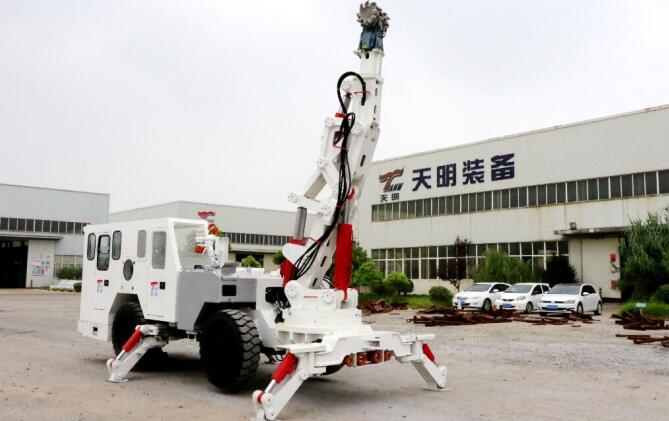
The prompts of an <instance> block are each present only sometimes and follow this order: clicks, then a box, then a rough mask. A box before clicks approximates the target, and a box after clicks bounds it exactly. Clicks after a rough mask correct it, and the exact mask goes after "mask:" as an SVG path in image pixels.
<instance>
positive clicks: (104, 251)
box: [89, 233, 115, 311]
mask: <svg viewBox="0 0 669 421" xmlns="http://www.w3.org/2000/svg"><path fill="white" fill-rule="evenodd" d="M90 235H94V234H89V236H90ZM93 238H94V237H93ZM96 251H97V253H94V258H95V272H94V273H95V275H94V276H93V279H94V282H95V294H94V295H93V297H94V298H93V307H94V308H95V309H96V310H102V311H107V310H109V308H110V307H111V303H112V301H113V299H114V296H115V294H114V293H113V291H112V290H111V289H110V288H109V282H110V281H109V278H110V276H109V260H110V257H111V235H110V234H109V233H100V234H99V235H98V236H97V244H96Z"/></svg>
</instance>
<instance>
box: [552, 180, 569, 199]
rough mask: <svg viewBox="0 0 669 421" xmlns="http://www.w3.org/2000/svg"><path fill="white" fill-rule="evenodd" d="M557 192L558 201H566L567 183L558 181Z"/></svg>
mask: <svg viewBox="0 0 669 421" xmlns="http://www.w3.org/2000/svg"><path fill="white" fill-rule="evenodd" d="M555 190H556V194H557V199H556V200H557V203H564V202H566V201H567V187H566V184H565V183H557V185H556V186H555Z"/></svg>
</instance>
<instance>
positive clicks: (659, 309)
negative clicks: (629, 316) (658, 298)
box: [618, 301, 669, 319]
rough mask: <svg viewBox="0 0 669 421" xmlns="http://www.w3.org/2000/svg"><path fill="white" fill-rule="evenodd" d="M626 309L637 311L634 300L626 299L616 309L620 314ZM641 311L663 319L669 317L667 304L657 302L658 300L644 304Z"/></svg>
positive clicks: (668, 305)
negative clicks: (626, 300)
mask: <svg viewBox="0 0 669 421" xmlns="http://www.w3.org/2000/svg"><path fill="white" fill-rule="evenodd" d="M626 311H633V312H634V311H639V309H638V308H636V302H635V301H628V302H626V303H625V304H623V305H622V306H620V309H619V310H618V314H622V313H624V312H626ZM641 311H642V312H643V314H647V315H649V316H655V317H663V318H665V319H669V304H665V303H658V302H650V303H647V304H646V307H645V308H642V309H641Z"/></svg>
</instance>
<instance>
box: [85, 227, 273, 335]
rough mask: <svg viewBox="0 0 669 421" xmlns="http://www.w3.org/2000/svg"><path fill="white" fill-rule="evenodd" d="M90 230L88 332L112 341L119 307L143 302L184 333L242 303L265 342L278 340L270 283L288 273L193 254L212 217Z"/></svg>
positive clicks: (152, 315) (149, 313)
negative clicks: (218, 262)
mask: <svg viewBox="0 0 669 421" xmlns="http://www.w3.org/2000/svg"><path fill="white" fill-rule="evenodd" d="M84 234H85V238H86V246H85V249H84V260H83V279H82V288H81V309H80V317H79V323H78V329H79V332H80V333H81V334H82V335H84V336H87V337H90V338H95V339H99V340H102V341H110V340H111V339H112V337H111V335H112V329H111V328H112V324H113V321H114V316H115V315H116V311H117V310H118V309H119V308H120V307H121V306H122V305H124V304H125V303H127V302H129V301H133V300H136V301H138V302H139V304H140V306H141V309H142V312H143V313H144V317H145V319H146V320H147V321H151V322H154V321H155V322H160V323H163V324H168V325H169V326H171V327H173V328H175V329H176V330H178V331H181V332H183V334H184V335H189V334H194V333H195V332H196V330H197V326H198V324H199V323H200V321H201V320H202V319H203V317H205V316H206V314H207V313H208V312H210V311H213V310H214V309H215V308H222V307H230V306H233V307H242V308H244V309H245V311H246V312H248V313H249V314H250V316H251V318H252V319H254V321H255V323H256V326H257V328H258V333H259V335H260V337H261V340H262V341H263V344H265V346H266V347H269V348H273V347H274V346H276V345H277V339H276V336H277V335H276V326H275V325H274V318H275V317H276V314H275V311H274V308H275V307H274V305H273V304H272V303H269V302H267V300H266V298H265V296H266V294H268V292H267V291H268V289H269V290H270V291H271V290H272V288H281V285H282V280H281V278H280V277H277V276H269V275H264V274H263V270H262V269H259V270H258V269H250V268H240V267H237V265H236V264H234V263H231V264H228V265H223V266H221V267H219V268H217V269H213V268H214V266H215V264H216V262H215V260H214V259H213V258H212V256H210V255H209V254H206V253H204V254H197V253H195V252H194V246H195V244H196V240H197V238H198V237H200V238H203V237H206V236H207V234H208V233H207V221H204V220H189V219H176V218H162V219H150V220H142V221H132V222H120V223H115V224H104V225H89V226H87V227H86V228H85V229H84ZM216 241H218V242H219V245H218V247H217V249H218V252H219V253H218V256H220V258H221V260H222V261H226V260H227V251H228V239H227V238H218V239H216ZM128 262H130V263H128ZM130 264H131V265H132V268H133V269H132V274H131V276H125V274H124V266H127V265H130ZM128 278H129V279H128ZM269 295H271V294H269ZM205 304H206V305H205ZM263 313H264V314H263Z"/></svg>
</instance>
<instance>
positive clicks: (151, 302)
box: [79, 2, 446, 420]
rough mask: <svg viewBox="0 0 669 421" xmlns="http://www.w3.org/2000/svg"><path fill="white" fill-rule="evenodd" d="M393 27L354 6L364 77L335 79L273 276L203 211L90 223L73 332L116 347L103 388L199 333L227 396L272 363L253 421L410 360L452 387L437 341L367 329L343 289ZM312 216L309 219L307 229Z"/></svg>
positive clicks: (378, 13) (369, 8) (374, 11)
mask: <svg viewBox="0 0 669 421" xmlns="http://www.w3.org/2000/svg"><path fill="white" fill-rule="evenodd" d="M388 21H389V18H388V16H387V15H386V14H385V13H384V12H383V11H382V10H381V8H379V7H378V6H377V5H376V3H370V2H366V3H365V4H362V5H361V6H360V11H359V13H358V22H359V23H360V24H361V26H362V34H361V37H360V43H359V45H358V49H357V50H356V51H355V54H356V56H357V57H358V58H359V60H360V70H359V71H358V72H353V71H349V72H346V73H344V74H342V75H341V77H340V78H339V80H338V81H337V89H336V94H337V99H338V110H337V111H336V112H335V113H334V115H333V116H331V117H328V118H327V119H326V120H325V126H324V128H323V132H322V136H321V148H320V154H319V157H318V159H317V161H316V169H315V171H314V173H313V175H312V176H311V177H310V179H309V181H308V183H307V186H306V188H305V189H304V191H303V192H302V193H301V194H290V195H289V201H290V202H291V203H293V204H295V205H296V207H297V212H296V219H295V226H294V232H293V235H292V237H291V238H290V240H289V243H288V244H286V245H284V246H283V248H282V252H283V255H284V256H285V258H286V261H284V262H283V263H282V265H281V268H280V274H281V276H280V277H277V276H271V275H265V274H262V273H258V272H254V271H251V270H249V269H247V268H239V267H237V265H236V264H235V263H234V262H227V261H226V260H227V248H228V245H227V239H226V238H221V237H220V236H219V230H218V228H217V227H216V225H215V224H214V223H213V217H214V215H213V213H211V212H204V213H202V214H201V215H200V216H201V218H202V220H200V221H193V220H181V219H173V218H163V219H157V220H146V221H133V222H128V223H118V224H106V225H92V226H88V227H86V230H85V234H86V236H87V239H88V240H87V246H86V251H85V254H86V255H87V257H88V259H86V260H85V262H84V281H83V284H82V298H81V316H80V321H79V331H80V332H81V333H82V334H83V335H85V336H89V337H93V338H97V339H101V340H109V339H110V338H111V340H112V342H113V344H114V349H115V352H116V354H117V356H116V357H115V358H112V359H110V360H109V361H108V362H107V367H108V371H109V380H110V381H115V382H119V381H125V380H126V379H127V375H128V374H129V372H130V371H131V370H132V368H133V367H134V366H135V365H136V364H138V363H140V362H141V360H143V359H148V358H149V357H150V356H151V354H152V353H153V354H155V353H158V352H161V349H162V347H164V346H165V345H166V344H167V343H168V342H169V341H173V340H178V339H183V338H195V339H197V340H198V341H199V342H200V355H201V359H202V362H203V366H204V369H205V372H206V374H207V377H208V379H209V380H210V381H211V382H212V383H213V384H215V385H217V386H219V387H221V388H222V389H224V390H226V391H227V390H238V389H239V388H240V387H243V385H244V384H246V382H248V380H249V379H250V378H251V377H252V376H253V375H254V373H255V372H256V370H257V367H258V362H259V359H260V358H259V357H260V354H261V353H264V354H266V355H268V356H269V357H270V358H271V359H277V360H280V363H279V364H278V366H277V368H276V369H275V371H274V373H273V374H272V377H271V381H270V383H269V384H268V386H267V387H266V388H265V389H264V390H257V391H255V392H254V393H253V396H252V399H253V403H254V406H255V410H256V419H257V420H274V419H276V417H277V416H278V415H279V413H280V412H281V410H282V409H283V408H284V407H285V406H286V404H287V403H288V401H289V400H290V398H291V397H292V396H293V395H294V394H295V392H296V391H297V390H298V389H299V387H300V386H301V385H302V383H304V382H305V381H306V380H307V379H309V378H310V377H314V376H320V375H326V374H332V373H334V372H336V371H338V370H339V369H341V368H343V367H354V368H361V367H365V366H372V365H376V364H380V363H385V362H389V361H391V360H393V359H394V360H396V361H398V362H400V363H411V364H412V365H413V366H414V367H415V368H416V369H417V370H418V372H419V373H420V375H421V376H422V377H423V379H424V380H425V382H426V383H427V386H426V388H428V389H431V390H444V389H445V388H446V367H444V366H439V365H438V364H437V363H436V362H435V356H434V354H433V353H432V351H431V350H430V348H429V346H428V345H427V341H428V340H430V339H433V338H434V335H432V334H408V335H400V334H399V333H396V332H386V331H374V330H372V328H371V327H370V326H369V325H367V324H364V323H363V321H362V315H361V312H360V310H358V309H357V304H358V291H357V290H356V289H354V288H350V286H349V284H350V279H351V269H352V248H353V228H352V225H351V223H350V221H351V220H352V218H354V216H355V212H356V206H357V203H358V200H359V198H360V197H361V194H362V193H363V187H364V183H365V179H366V178H365V177H366V175H367V173H368V168H369V166H370V164H371V162H372V158H373V156H374V150H375V149H376V144H377V141H378V138H379V124H380V112H381V93H382V88H383V79H382V78H381V64H382V60H383V56H384V50H383V38H384V36H385V34H386V31H387V29H388ZM308 212H311V213H312V214H313V215H314V216H315V217H314V219H313V223H312V225H311V226H310V227H309V231H308V233H307V231H306V226H305V222H306V215H307V213H308ZM117 233H119V234H118V238H119V243H118V247H117V248H118V253H117V255H118V256H119V257H117V258H115V257H114V255H115V253H116V250H117V248H116V238H117ZM121 239H122V241H123V244H122V245H121ZM149 242H150V243H151V246H150V247H149V246H148V244H149ZM110 249H111V259H109V253H110ZM149 254H151V256H150V258H149ZM105 256H106V257H105ZM333 258H334V276H333V278H332V279H331V278H330V277H329V275H328V271H329V269H330V267H331V264H332V260H333ZM101 262H102V264H101ZM156 262H157V267H156ZM117 279H118V281H117Z"/></svg>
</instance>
